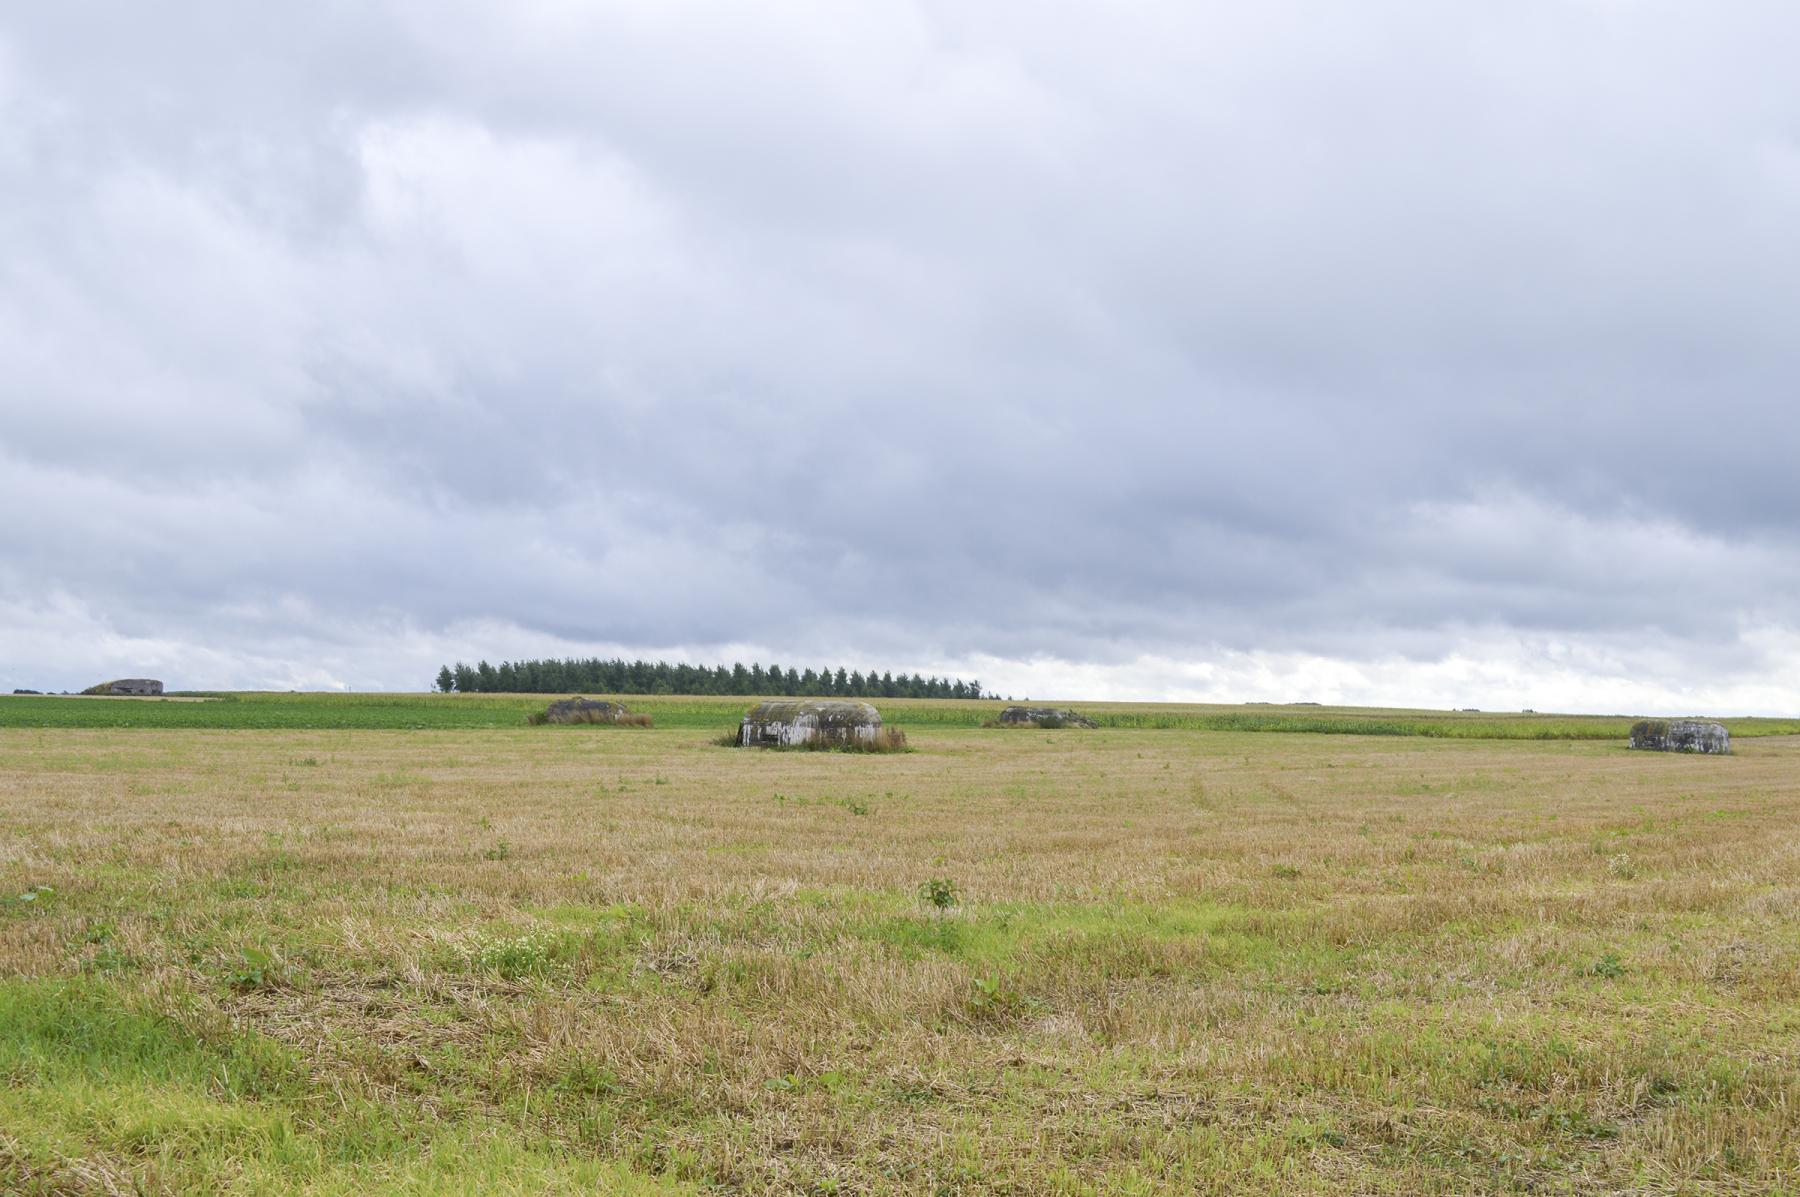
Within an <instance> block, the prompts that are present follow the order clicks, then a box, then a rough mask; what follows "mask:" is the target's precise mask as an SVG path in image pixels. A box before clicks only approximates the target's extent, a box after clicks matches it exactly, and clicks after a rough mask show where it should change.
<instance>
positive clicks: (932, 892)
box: [919, 877, 962, 914]
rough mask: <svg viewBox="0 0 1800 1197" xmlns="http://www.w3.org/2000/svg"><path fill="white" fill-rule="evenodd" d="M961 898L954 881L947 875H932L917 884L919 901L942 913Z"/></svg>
mask: <svg viewBox="0 0 1800 1197" xmlns="http://www.w3.org/2000/svg"><path fill="white" fill-rule="evenodd" d="M961 900H962V897H961V895H960V894H958V893H957V890H956V882H954V881H952V880H950V879H949V878H948V877H933V878H932V879H931V880H929V881H927V882H925V883H923V884H922V885H920V886H919V901H921V902H923V903H925V905H927V906H930V907H932V908H934V909H935V910H937V911H938V913H940V914H942V913H943V912H944V911H946V910H949V909H950V908H951V907H952V906H955V905H956V904H957V903H958V902H960V901H961Z"/></svg>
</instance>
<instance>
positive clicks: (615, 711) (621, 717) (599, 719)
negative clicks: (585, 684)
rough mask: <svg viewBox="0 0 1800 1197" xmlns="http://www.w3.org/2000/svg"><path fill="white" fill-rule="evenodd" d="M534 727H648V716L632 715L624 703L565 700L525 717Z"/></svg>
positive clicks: (584, 699) (585, 699) (588, 699)
mask: <svg viewBox="0 0 1800 1197" xmlns="http://www.w3.org/2000/svg"><path fill="white" fill-rule="evenodd" d="M526 719H527V721H528V722H530V723H531V724H532V725H533V726H534V727H535V726H539V725H541V724H545V723H623V724H627V725H629V726H632V727H649V726H650V716H648V715H633V714H632V713H631V712H630V711H627V710H626V709H625V704H624V703H619V702H600V701H597V700H595V699H592V698H565V699H561V700H560V701H557V702H553V703H551V704H550V706H549V707H548V708H547V709H545V710H542V711H533V712H532V713H531V714H530V715H528V716H526Z"/></svg>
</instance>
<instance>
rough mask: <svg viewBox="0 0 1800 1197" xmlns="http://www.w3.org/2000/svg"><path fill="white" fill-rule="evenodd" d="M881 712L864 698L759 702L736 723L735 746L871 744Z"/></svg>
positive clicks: (876, 738)
mask: <svg viewBox="0 0 1800 1197" xmlns="http://www.w3.org/2000/svg"><path fill="white" fill-rule="evenodd" d="M881 739H882V734H881V712H880V711H877V710H876V709H875V708H874V707H872V706H870V705H869V704H868V703H866V702H835V701H813V702H800V701H795V702H759V703H757V704H756V705H755V706H754V707H751V708H750V710H749V711H748V712H747V713H746V714H745V715H744V722H743V723H742V724H741V725H740V726H739V727H738V741H737V742H738V747H739V748H812V747H838V746H843V745H857V746H862V747H873V746H875V745H876V744H877V743H879V742H880V741H881Z"/></svg>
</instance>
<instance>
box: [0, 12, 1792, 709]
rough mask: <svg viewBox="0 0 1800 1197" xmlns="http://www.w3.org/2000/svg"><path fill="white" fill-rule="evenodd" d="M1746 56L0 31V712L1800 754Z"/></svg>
mask: <svg viewBox="0 0 1800 1197" xmlns="http://www.w3.org/2000/svg"><path fill="white" fill-rule="evenodd" d="M1796 45H1800V7H1796V6H1795V5H1793V4H1791V3H1787V2H1785V0H1769V2H1767V3H1732V2H1730V0H1724V2H1721V3H1713V4H1704V5H1701V4H1694V3H1691V2H1689V0H1679V2H1674V0H1672V2H1668V3H1653V2H1649V0H1645V2H1635V0H1521V2H1519V3H1509V4H1504V5H1495V4H1490V3H1445V2H1442V0H1414V2H1410V3H1388V2H1383V0H1365V2H1364V3H1359V4H1343V3H1338V2H1336V0H1314V2H1312V3H1294V2H1283V0H1268V2H1261V0H1259V2H1258V3H1255V4H1246V3H1241V2H1235V0H1234V2H1231V3H1225V2H1217V3H1211V2H1201V0H1179V2H1172V3H1153V2H1140V3H1123V4H1107V5H1090V6H1085V8H1084V9H1083V8H1082V7H1081V6H1072V5H1052V6H1045V5H1042V4H1037V3H1024V2H1019V3H984V2H980V0H974V2H971V0H944V2H942V3H938V2H924V3H897V2H884V0H868V2H859V3H855V4H845V3H841V2H840V0H816V2H810V3H804V2H802V3H791V2H783V0H774V2H769V3H758V4H741V3H725V2H721V3H712V4H696V3H683V2H680V0H651V2H646V3H592V4H579V3H558V2H552V0H519V2H513V3H508V4H503V5H496V4H490V3H479V4H477V3H467V4H463V3H454V2H449V0H416V2H390V3H364V2H360V0H358V2H348V0H346V2H343V3H330V2H319V3H311V4H304V5H288V6H277V7H270V6H267V5H247V4H243V3H240V2H238V0H219V2H217V3H178V4H174V5H147V4H139V3H126V2H117V3H110V4H101V3H83V2H80V0H58V2H57V3H53V4H50V3H45V4H35V3H32V4H13V5H9V6H7V8H6V9H5V11H4V13H3V14H0V507H3V508H4V510H5V512H6V515H5V518H4V519H0V688H4V689H11V688H13V687H23V686H30V687H36V688H40V689H63V688H78V687H80V686H84V685H88V684H91V683H92V682H94V681H98V680H100V679H102V678H104V677H112V676H121V675H138V674H143V675H149V676H156V677H161V678H163V679H164V680H165V681H167V682H168V683H169V684H170V685H171V686H172V687H182V688H189V687H226V686H230V687H256V688H262V687H273V688H284V689H285V688H290V687H299V688H333V687H350V688H354V689H359V690H360V689H372V688H391V689H422V688H424V687H425V686H426V685H427V684H428V683H429V681H430V679H431V677H432V676H433V674H435V672H436V669H437V666H438V665H439V664H440V663H442V662H445V661H450V660H455V659H458V658H461V659H466V660H470V661H473V660H475V659H476V658H478V657H486V658H488V659H490V660H494V661H498V660H500V659H501V658H504V657H513V658H516V657H520V656H528V655H543V654H556V655H563V654H576V653H579V654H582V655H587V654H590V653H603V654H608V655H610V654H611V653H614V652H623V653H626V654H629V655H647V656H666V657H670V658H678V659H687V660H693V661H700V662H715V661H730V660H733V659H744V660H746V661H748V660H751V659H759V660H763V661H768V660H771V659H774V660H776V661H779V662H780V663H782V664H784V665H787V664H792V665H796V666H806V665H813V666H817V665H826V664H832V665H836V664H847V665H852V666H856V665H862V666H868V665H874V666H876V667H879V668H891V669H895V670H901V669H905V670H908V671H912V670H919V671H924V672H940V673H941V672H956V673H960V674H961V675H962V676H964V677H969V676H978V677H979V678H980V679H981V680H983V681H984V682H987V683H989V684H990V686H992V687H997V688H998V689H999V690H1001V691H1002V692H1006V693H1013V694H1017V695H1024V694H1030V695H1032V696H1033V697H1046V698H1048V697H1066V698H1092V699H1099V698H1171V699H1177V698H1191V699H1212V700H1226V701H1238V700H1252V699H1263V700H1282V699H1314V700H1321V701H1346V702H1380V703H1398V704H1406V705H1421V706H1440V707H1441V706H1452V705H1454V706H1482V707H1487V708H1493V709H1501V708H1510V707H1519V706H1532V707H1536V708H1538V709H1543V710H1550V709H1559V710H1616V711H1646V712H1651V711H1660V712H1686V711H1692V712H1697V713H1698V712H1711V713H1720V714H1725V713H1737V712H1770V713H1776V712H1785V713H1794V712H1800V484H1797V479H1796V463H1797V462H1800V410H1797V406H1800V73H1796V71H1795V69H1794V61H1793V52H1794V47H1795V46H1796Z"/></svg>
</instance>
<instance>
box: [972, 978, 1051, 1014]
mask: <svg viewBox="0 0 1800 1197" xmlns="http://www.w3.org/2000/svg"><path fill="white" fill-rule="evenodd" d="M972 985H973V989H974V992H973V993H971V994H970V995H969V1011H970V1013H972V1014H974V1015H976V1016H978V1017H982V1018H992V1019H1000V1018H1017V1017H1020V1016H1021V1015H1025V1014H1030V1013H1032V1012H1034V1011H1038V1010H1041V1009H1043V1003H1042V1002H1040V1001H1038V1000H1037V999H1036V998H1032V997H1027V996H1026V995H1025V994H1023V993H1021V992H1020V991H1019V989H1018V987H1017V986H1015V985H1013V984H1012V982H1010V981H1008V980H1007V979H1006V978H1005V977H1003V976H1001V975H1000V974H999V973H990V974H989V975H987V976H985V977H976V978H974V980H973V982H972Z"/></svg>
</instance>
